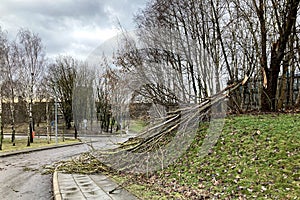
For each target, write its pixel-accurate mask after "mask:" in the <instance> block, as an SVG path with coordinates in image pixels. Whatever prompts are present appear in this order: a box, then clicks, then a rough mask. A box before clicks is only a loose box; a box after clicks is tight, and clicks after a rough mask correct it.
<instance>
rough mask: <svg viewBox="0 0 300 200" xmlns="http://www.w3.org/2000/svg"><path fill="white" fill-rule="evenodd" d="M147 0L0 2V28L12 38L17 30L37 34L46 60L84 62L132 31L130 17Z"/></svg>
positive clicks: (15, 0) (28, 0)
mask: <svg viewBox="0 0 300 200" xmlns="http://www.w3.org/2000/svg"><path fill="white" fill-rule="evenodd" d="M146 2H147V0H1V2H0V26H1V27H2V30H3V29H4V30H7V31H8V33H9V35H10V38H14V37H15V35H16V33H17V31H18V30H19V29H20V28H27V29H29V30H31V31H32V32H34V33H37V34H39V36H40V37H41V38H42V41H43V44H44V46H45V47H46V53H47V56H48V57H52V58H53V57H55V56H56V55H59V54H63V55H66V54H67V55H72V56H74V57H77V58H79V59H82V60H84V59H85V58H86V57H87V56H88V55H89V53H90V52H92V51H93V50H94V49H95V48H96V47H97V46H99V45H101V43H102V42H104V41H105V40H107V39H109V38H111V37H113V36H114V35H116V34H117V32H118V20H119V21H120V23H121V25H122V26H123V27H124V28H125V29H127V30H132V29H134V24H133V22H132V18H133V14H134V13H136V12H137V11H138V10H139V9H141V8H144V7H145V5H146Z"/></svg>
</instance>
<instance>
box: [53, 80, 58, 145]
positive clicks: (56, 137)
mask: <svg viewBox="0 0 300 200" xmlns="http://www.w3.org/2000/svg"><path fill="white" fill-rule="evenodd" d="M54 109H55V111H54V112H55V144H58V129H57V123H58V121H57V83H55V103H54Z"/></svg>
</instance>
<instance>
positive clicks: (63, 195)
mask: <svg viewBox="0 0 300 200" xmlns="http://www.w3.org/2000/svg"><path fill="white" fill-rule="evenodd" d="M116 187H117V184H116V183H115V182H113V181H112V180H111V179H110V178H108V177H106V176H104V175H80V174H64V173H61V172H55V173H54V175H53V192H54V199H55V200H62V199H68V200H81V199H88V200H92V199H95V200H96V199H97V200H135V199H138V198H137V197H135V196H133V195H132V194H130V193H129V192H127V191H126V190H124V189H120V190H117V191H115V192H114V193H113V194H109V191H111V190H113V189H114V188H116Z"/></svg>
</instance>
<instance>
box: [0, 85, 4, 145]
mask: <svg viewBox="0 0 300 200" xmlns="http://www.w3.org/2000/svg"><path fill="white" fill-rule="evenodd" d="M0 87H1V86H0ZM0 90H1V89H0ZM2 142H3V124H2V95H1V91H0V151H1V150H2Z"/></svg>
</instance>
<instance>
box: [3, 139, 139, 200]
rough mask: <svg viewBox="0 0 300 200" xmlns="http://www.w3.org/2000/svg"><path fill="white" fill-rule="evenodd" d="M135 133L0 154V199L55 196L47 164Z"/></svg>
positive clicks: (34, 199) (29, 199)
mask: <svg viewBox="0 0 300 200" xmlns="http://www.w3.org/2000/svg"><path fill="white" fill-rule="evenodd" d="M132 136H133V135H123V136H101V137H95V136H90V137H83V138H81V139H82V141H83V144H80V145H76V146H68V147H60V148H55V149H49V150H43V151H37V152H31V153H26V154H19V155H14V156H9V157H0V199H1V200H42V199H47V200H49V199H53V191H52V174H50V175H44V172H45V168H44V166H50V165H52V164H53V163H55V162H58V161H62V160H67V159H70V158H71V157H74V156H78V155H79V154H81V153H84V152H87V151H90V150H91V149H92V148H94V149H108V148H112V147H114V146H116V145H117V143H118V142H122V141H125V140H126V139H128V138H129V137H132Z"/></svg>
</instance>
